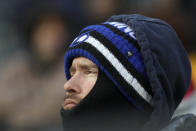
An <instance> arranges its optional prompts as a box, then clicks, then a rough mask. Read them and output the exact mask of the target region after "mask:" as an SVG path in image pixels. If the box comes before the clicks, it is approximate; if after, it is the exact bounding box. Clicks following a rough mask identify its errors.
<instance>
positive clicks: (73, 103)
mask: <svg viewBox="0 0 196 131" xmlns="http://www.w3.org/2000/svg"><path fill="white" fill-rule="evenodd" d="M76 104H77V102H76V101H74V100H73V99H69V98H68V99H65V101H64V110H70V109H72V108H73V107H74V106H76Z"/></svg>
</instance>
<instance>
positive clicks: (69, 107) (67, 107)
mask: <svg viewBox="0 0 196 131" xmlns="http://www.w3.org/2000/svg"><path fill="white" fill-rule="evenodd" d="M75 106H76V104H75V103H70V104H67V105H64V106H63V109H64V110H71V109H72V108H73V107H75Z"/></svg>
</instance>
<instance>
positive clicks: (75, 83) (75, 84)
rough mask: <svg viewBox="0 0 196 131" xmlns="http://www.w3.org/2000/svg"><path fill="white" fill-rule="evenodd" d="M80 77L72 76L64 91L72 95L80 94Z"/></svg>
mask: <svg viewBox="0 0 196 131" xmlns="http://www.w3.org/2000/svg"><path fill="white" fill-rule="evenodd" d="M79 81H80V80H79V77H78V76H72V77H71V78H70V79H69V80H68V81H67V82H66V83H65V84H64V90H65V91H66V92H67V93H70V94H79V93H80V92H81V88H80V83H79Z"/></svg>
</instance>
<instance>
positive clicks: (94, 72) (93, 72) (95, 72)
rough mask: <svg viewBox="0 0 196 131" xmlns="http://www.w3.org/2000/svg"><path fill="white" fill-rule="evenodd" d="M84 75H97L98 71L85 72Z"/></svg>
mask: <svg viewBox="0 0 196 131" xmlns="http://www.w3.org/2000/svg"><path fill="white" fill-rule="evenodd" d="M84 73H85V74H97V71H90V70H88V71H85V72H84Z"/></svg>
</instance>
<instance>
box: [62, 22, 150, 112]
mask: <svg viewBox="0 0 196 131" xmlns="http://www.w3.org/2000/svg"><path fill="white" fill-rule="evenodd" d="M76 57H86V58H88V59H89V60H91V61H92V62H94V63H95V64H96V65H97V67H98V68H99V69H100V70H102V71H103V72H104V73H105V74H106V76H107V77H108V78H109V79H110V80H111V81H112V82H113V83H114V85H115V86H116V87H117V88H118V89H119V91H120V92H121V93H122V94H123V95H124V96H125V97H126V98H127V99H128V100H129V101H130V102H131V103H132V104H133V105H134V106H135V107H136V108H137V109H138V110H141V111H147V110H149V109H150V108H151V107H152V102H151V100H152V91H151V88H150V85H149V82H148V77H147V75H146V72H145V68H144V63H143V58H142V56H141V53H140V46H139V45H138V43H137V38H136V37H135V34H134V31H133V30H132V29H131V27H130V26H128V25H126V24H125V23H122V22H105V23H102V24H98V25H91V26H88V27H86V28H84V29H83V30H82V31H81V32H80V34H79V36H78V37H77V38H76V39H75V40H74V41H73V42H72V43H71V44H70V46H69V47H68V49H67V51H66V54H65V75H66V77H67V80H69V79H70V73H69V68H70V66H71V64H72V61H73V59H74V58H76Z"/></svg>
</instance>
